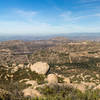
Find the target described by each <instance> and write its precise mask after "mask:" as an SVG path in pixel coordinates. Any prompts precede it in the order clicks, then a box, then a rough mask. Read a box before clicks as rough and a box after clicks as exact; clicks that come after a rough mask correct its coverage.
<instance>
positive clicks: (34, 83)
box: [25, 80, 38, 87]
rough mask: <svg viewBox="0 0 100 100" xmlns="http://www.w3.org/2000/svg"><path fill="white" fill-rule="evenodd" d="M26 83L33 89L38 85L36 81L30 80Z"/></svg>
mask: <svg viewBox="0 0 100 100" xmlns="http://www.w3.org/2000/svg"><path fill="white" fill-rule="evenodd" d="M25 83H26V84H30V85H32V87H35V86H37V85H38V83H37V81H34V80H29V81H27V82H25Z"/></svg>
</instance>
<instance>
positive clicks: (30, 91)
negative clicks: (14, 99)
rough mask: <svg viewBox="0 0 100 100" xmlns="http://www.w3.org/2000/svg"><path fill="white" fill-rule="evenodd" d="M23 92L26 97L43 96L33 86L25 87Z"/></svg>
mask: <svg viewBox="0 0 100 100" xmlns="http://www.w3.org/2000/svg"><path fill="white" fill-rule="evenodd" d="M22 92H23V94H24V97H33V98H34V97H40V96H41V94H40V92H39V91H37V90H35V89H32V88H27V89H24V90H23V91H22Z"/></svg>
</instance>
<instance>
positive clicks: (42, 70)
mask: <svg viewBox="0 0 100 100" xmlns="http://www.w3.org/2000/svg"><path fill="white" fill-rule="evenodd" d="M30 69H31V71H35V72H36V73H38V74H46V73H47V72H48V70H49V65H48V64H47V63H44V62H37V63H35V64H33V65H31V66H30Z"/></svg>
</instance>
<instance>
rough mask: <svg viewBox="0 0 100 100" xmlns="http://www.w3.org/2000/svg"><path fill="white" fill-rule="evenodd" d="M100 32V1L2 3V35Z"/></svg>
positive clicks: (1, 0)
mask: <svg viewBox="0 0 100 100" xmlns="http://www.w3.org/2000/svg"><path fill="white" fill-rule="evenodd" d="M73 32H75V33H76V32H82V33H83V32H100V0H0V33H2V34H11V35H12V34H36V35H37V34H55V33H56V34H59V33H66V34H67V33H73Z"/></svg>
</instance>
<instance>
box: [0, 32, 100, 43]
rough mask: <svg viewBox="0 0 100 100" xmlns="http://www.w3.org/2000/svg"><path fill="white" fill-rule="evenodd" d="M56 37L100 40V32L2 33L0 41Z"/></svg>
mask: <svg viewBox="0 0 100 100" xmlns="http://www.w3.org/2000/svg"><path fill="white" fill-rule="evenodd" d="M54 37H67V38H69V39H72V40H97V41H99V40H100V33H69V34H68V33H66V34H65V33H61V34H52V35H50V34H49V35H37V36H36V35H0V41H8V40H24V41H31V40H46V39H50V38H54Z"/></svg>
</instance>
